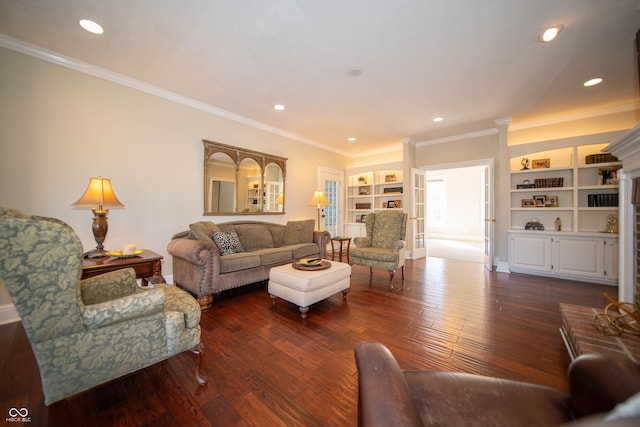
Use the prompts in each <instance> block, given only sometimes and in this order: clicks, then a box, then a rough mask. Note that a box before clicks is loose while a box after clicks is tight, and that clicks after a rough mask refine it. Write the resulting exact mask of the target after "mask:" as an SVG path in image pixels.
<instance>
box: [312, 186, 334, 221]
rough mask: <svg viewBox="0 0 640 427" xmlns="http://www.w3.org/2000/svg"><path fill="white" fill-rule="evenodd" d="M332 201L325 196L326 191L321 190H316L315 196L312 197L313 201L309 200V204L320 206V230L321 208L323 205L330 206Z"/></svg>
mask: <svg viewBox="0 0 640 427" xmlns="http://www.w3.org/2000/svg"><path fill="white" fill-rule="evenodd" d="M330 204H331V203H329V201H328V200H327V198H326V197H325V196H324V193H323V192H322V191H320V190H317V191H314V192H313V196H312V197H311V201H310V202H309V206H317V207H318V230H322V228H321V225H320V209H322V208H321V206H329V205H330Z"/></svg>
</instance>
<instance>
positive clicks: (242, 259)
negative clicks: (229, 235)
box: [220, 252, 260, 273]
mask: <svg viewBox="0 0 640 427" xmlns="http://www.w3.org/2000/svg"><path fill="white" fill-rule="evenodd" d="M254 267H260V255H258V254H256V253H255V252H238V253H235V254H229V255H225V256H223V257H220V273H231V272H233V271H240V270H246V269H248V268H254Z"/></svg>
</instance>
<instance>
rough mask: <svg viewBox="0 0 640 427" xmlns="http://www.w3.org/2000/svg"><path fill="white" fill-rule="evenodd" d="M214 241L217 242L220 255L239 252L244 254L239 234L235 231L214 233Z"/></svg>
mask: <svg viewBox="0 0 640 427" xmlns="http://www.w3.org/2000/svg"><path fill="white" fill-rule="evenodd" d="M213 241H214V242H216V246H218V250H219V251H220V255H229V254H235V253H238V252H244V248H243V247H242V243H240V239H239V238H238V234H237V233H236V231H235V230H229V231H214V232H213Z"/></svg>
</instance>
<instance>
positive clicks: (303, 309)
mask: <svg viewBox="0 0 640 427" xmlns="http://www.w3.org/2000/svg"><path fill="white" fill-rule="evenodd" d="M307 311H309V307H300V317H302V318H303V319H306V318H307Z"/></svg>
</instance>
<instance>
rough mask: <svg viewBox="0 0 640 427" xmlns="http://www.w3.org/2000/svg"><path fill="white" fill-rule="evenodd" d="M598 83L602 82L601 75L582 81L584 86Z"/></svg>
mask: <svg viewBox="0 0 640 427" xmlns="http://www.w3.org/2000/svg"><path fill="white" fill-rule="evenodd" d="M600 83H602V77H596V78H593V79H591V80H587V81H586V82H584V85H585V87H589V86H595V85H599V84H600Z"/></svg>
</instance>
